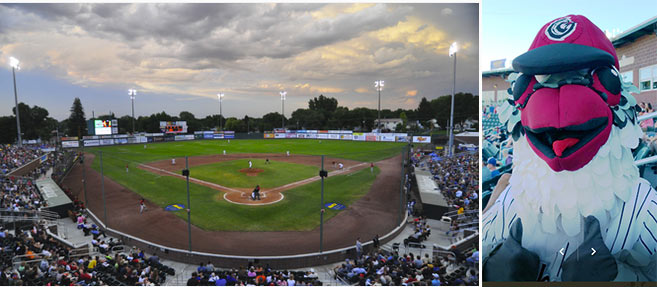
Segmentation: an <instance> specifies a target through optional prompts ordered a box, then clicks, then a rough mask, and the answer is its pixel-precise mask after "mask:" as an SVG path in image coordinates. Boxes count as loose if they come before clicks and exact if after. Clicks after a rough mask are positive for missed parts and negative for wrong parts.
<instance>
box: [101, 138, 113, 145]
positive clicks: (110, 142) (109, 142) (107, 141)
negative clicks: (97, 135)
mask: <svg viewBox="0 0 657 287" xmlns="http://www.w3.org/2000/svg"><path fill="white" fill-rule="evenodd" d="M113 144H114V139H101V140H100V145H113Z"/></svg>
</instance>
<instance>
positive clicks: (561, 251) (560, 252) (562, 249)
mask: <svg viewBox="0 0 657 287" xmlns="http://www.w3.org/2000/svg"><path fill="white" fill-rule="evenodd" d="M564 249H566V248H561V250H559V254H561V255H562V256H563V255H566V254H564V253H563V251H564Z"/></svg>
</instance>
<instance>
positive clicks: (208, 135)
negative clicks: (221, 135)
mask: <svg viewBox="0 0 657 287" xmlns="http://www.w3.org/2000/svg"><path fill="white" fill-rule="evenodd" d="M203 138H204V139H210V140H211V139H213V138H214V134H203Z"/></svg>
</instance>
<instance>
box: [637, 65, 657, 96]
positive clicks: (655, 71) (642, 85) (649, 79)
mask: <svg viewBox="0 0 657 287" xmlns="http://www.w3.org/2000/svg"><path fill="white" fill-rule="evenodd" d="M639 89H640V90H641V91H648V90H657V65H654V66H650V67H645V68H641V69H639Z"/></svg>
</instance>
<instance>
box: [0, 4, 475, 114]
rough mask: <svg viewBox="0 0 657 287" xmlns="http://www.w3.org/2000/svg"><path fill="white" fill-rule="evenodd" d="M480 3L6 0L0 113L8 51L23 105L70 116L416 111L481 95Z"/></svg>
mask: <svg viewBox="0 0 657 287" xmlns="http://www.w3.org/2000/svg"><path fill="white" fill-rule="evenodd" d="M478 9H479V8H478V4H413V5H409V4H390V3H388V4H374V3H370V4H327V5H325V4H273V3H269V4H17V5H1V6H0V64H2V67H1V68H0V115H8V114H10V113H11V108H12V107H13V105H14V99H13V84H12V76H11V68H9V64H8V59H9V57H10V56H14V57H16V58H18V59H19V60H20V61H21V70H20V71H18V72H17V84H18V94H19V100H20V101H23V102H26V103H28V104H30V105H39V106H42V107H46V108H47V109H48V110H49V111H50V113H51V116H53V117H55V118H56V119H59V120H62V119H65V118H66V117H68V115H69V111H68V110H69V108H70V106H71V104H72V102H73V99H74V98H75V97H80V99H81V100H82V104H83V106H84V108H85V111H86V113H87V116H88V117H90V116H91V112H92V110H93V111H95V113H96V115H99V114H107V113H108V112H109V111H112V112H114V113H115V114H116V115H117V116H122V115H127V114H130V100H129V96H128V94H127V90H128V89H137V90H138V95H137V100H136V101H135V114H136V115H150V114H152V113H155V112H160V111H163V110H164V111H166V112H167V113H169V114H175V115H177V114H178V113H179V112H181V111H185V110H186V111H190V112H192V113H194V114H195V115H196V116H197V117H204V116H206V115H209V114H218V111H219V102H218V100H217V97H216V94H217V93H219V92H222V93H224V94H225V95H226V96H225V98H224V102H223V113H224V115H225V116H237V117H243V116H244V115H245V114H248V115H250V116H262V115H264V114H265V113H268V112H271V111H278V112H280V110H281V101H280V95H279V91H281V90H286V91H287V101H286V102H285V110H286V115H287V116H288V117H289V116H290V113H291V111H293V110H295V109H297V108H305V107H307V102H308V100H309V99H310V98H311V97H315V96H318V95H319V94H324V95H325V96H331V97H335V98H337V99H338V101H339V103H340V105H343V106H347V107H350V108H353V107H359V106H365V107H370V108H376V104H377V102H376V100H377V94H376V91H375V89H374V81H375V80H378V79H382V80H385V88H384V91H383V92H382V98H381V105H382V108H391V109H395V108H398V107H401V108H416V107H417V104H418V103H419V100H420V99H421V97H427V98H429V99H432V98H436V97H438V96H441V95H446V94H450V93H451V89H452V61H453V59H452V58H450V57H449V56H448V48H449V45H450V44H451V43H452V42H454V41H456V42H458V43H459V46H460V51H459V54H458V58H457V84H456V90H457V92H459V91H463V92H470V93H473V94H477V91H478V78H479V77H478V62H479V58H478V57H479V50H478V46H479V42H478V26H479V20H478V13H479V12H478Z"/></svg>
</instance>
